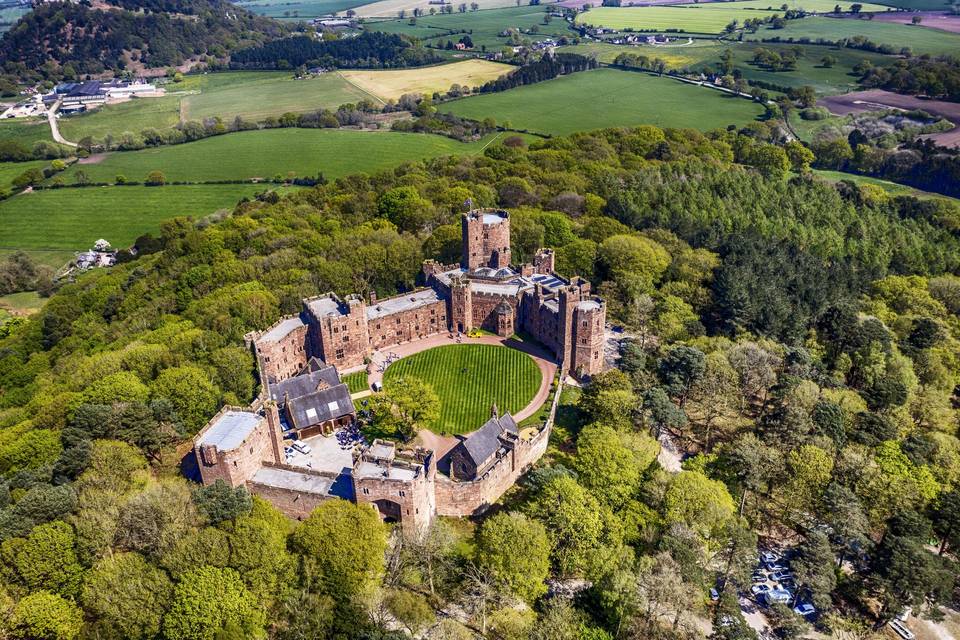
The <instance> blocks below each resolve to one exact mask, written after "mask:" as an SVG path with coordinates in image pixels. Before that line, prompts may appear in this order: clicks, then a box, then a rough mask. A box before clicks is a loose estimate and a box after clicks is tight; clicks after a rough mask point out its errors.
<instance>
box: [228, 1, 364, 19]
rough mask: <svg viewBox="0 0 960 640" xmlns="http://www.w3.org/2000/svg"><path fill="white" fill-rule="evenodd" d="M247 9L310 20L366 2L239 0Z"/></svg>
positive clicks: (276, 16) (256, 12)
mask: <svg viewBox="0 0 960 640" xmlns="http://www.w3.org/2000/svg"><path fill="white" fill-rule="evenodd" d="M236 4H237V5H238V6H240V7H243V8H244V9H246V10H247V11H250V12H252V13H255V14H257V15H260V16H266V17H268V18H276V19H278V20H308V19H310V18H317V17H320V16H325V15H329V14H331V13H337V12H338V11H346V10H347V9H352V8H354V7H359V6H360V5H362V4H364V0H301V1H299V2H297V1H285V0H239V1H238V2H237V3H236Z"/></svg>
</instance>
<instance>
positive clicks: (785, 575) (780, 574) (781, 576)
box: [770, 569, 793, 582]
mask: <svg viewBox="0 0 960 640" xmlns="http://www.w3.org/2000/svg"><path fill="white" fill-rule="evenodd" d="M770 579H771V580H773V581H774V582H783V581H784V580H793V574H792V573H790V572H789V571H787V570H786V569H784V570H782V571H776V572H774V573H771V574H770Z"/></svg>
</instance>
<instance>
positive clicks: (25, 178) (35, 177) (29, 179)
mask: <svg viewBox="0 0 960 640" xmlns="http://www.w3.org/2000/svg"><path fill="white" fill-rule="evenodd" d="M45 178H46V176H44V175H43V171H41V170H40V169H39V168H37V167H32V168H30V169H27V170H26V171H24V172H23V173H21V174H20V175H18V176H17V177H15V178H14V179H13V180H12V181H11V184H12V185H13V186H14V187H16V188H17V189H24V188H26V187H31V186H33V185H37V184H40V183H41V182H43V181H44V179H45Z"/></svg>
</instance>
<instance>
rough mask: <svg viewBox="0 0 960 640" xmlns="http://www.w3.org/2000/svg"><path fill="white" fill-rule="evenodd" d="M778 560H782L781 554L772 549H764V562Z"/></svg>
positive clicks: (775, 561) (761, 559) (771, 562)
mask: <svg viewBox="0 0 960 640" xmlns="http://www.w3.org/2000/svg"><path fill="white" fill-rule="evenodd" d="M778 560H780V556H778V555H777V554H775V553H774V552H772V551H764V552H763V553H761V554H760V562H762V563H763V564H776V563H777V561H778Z"/></svg>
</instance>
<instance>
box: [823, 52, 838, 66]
mask: <svg viewBox="0 0 960 640" xmlns="http://www.w3.org/2000/svg"><path fill="white" fill-rule="evenodd" d="M835 64H837V59H836V57H834V56H829V55H828V56H823V57H822V58H820V66H822V67H824V68H825V69H829V68H831V67H832V66H833V65H835Z"/></svg>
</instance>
